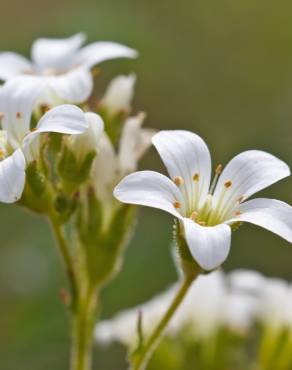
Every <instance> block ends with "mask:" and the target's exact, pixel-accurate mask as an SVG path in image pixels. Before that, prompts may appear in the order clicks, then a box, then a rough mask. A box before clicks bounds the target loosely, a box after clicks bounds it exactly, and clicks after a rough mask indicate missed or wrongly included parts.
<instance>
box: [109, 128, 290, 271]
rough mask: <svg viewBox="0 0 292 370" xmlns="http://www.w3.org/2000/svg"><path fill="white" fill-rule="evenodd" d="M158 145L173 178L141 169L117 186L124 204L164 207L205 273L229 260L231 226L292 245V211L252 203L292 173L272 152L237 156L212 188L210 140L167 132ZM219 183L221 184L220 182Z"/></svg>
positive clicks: (286, 207)
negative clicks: (249, 227) (246, 225)
mask: <svg viewBox="0 0 292 370" xmlns="http://www.w3.org/2000/svg"><path fill="white" fill-rule="evenodd" d="M152 142H153V144H154V146H155V147H156V149H157V150H158V152H159V154H160V156H161V158H162V160H163V162H164V164H165V166H166V168H167V170H168V173H169V175H170V178H171V179H169V178H168V177H166V176H164V175H162V174H159V173H157V172H153V171H141V172H136V173H133V174H131V175H129V176H127V177H125V178H124V179H123V180H122V181H121V182H120V184H119V185H118V186H117V187H116V188H115V191H114V195H115V197H116V198H117V199H118V200H120V201H121V202H124V203H130V204H139V205H144V206H150V207H154V208H159V209H162V210H164V211H166V212H169V213H170V214H172V215H174V216H175V217H176V218H177V219H178V220H179V222H180V225H181V226H182V229H183V234H184V237H185V240H186V242H187V244H188V247H189V249H190V252H191V254H192V256H193V258H194V259H195V260H196V261H197V263H198V264H199V265H200V266H201V267H202V268H203V269H205V270H212V269H214V268H216V267H218V266H219V265H221V264H222V263H223V262H224V261H225V259H226V258H227V256H228V253H229V249H230V244H231V230H232V229H231V226H232V225H233V224H234V223H237V222H250V223H253V224H256V225H258V226H261V227H263V228H266V229H268V230H270V231H272V232H274V233H276V234H278V235H279V236H281V237H283V238H284V239H286V240H288V241H289V242H292V207H291V206H289V205H288V204H286V203H284V202H281V201H278V200H274V199H265V198H260V199H252V200H248V201H246V200H247V198H249V197H250V196H251V195H253V194H254V193H256V192H258V191H260V190H262V189H264V188H266V187H267V186H269V185H271V184H273V183H275V182H277V181H279V180H281V179H283V178H285V177H287V176H289V175H290V170H289V167H288V166H287V165H286V164H285V163H284V162H283V161H281V160H279V159H278V158H276V157H274V156H273V155H271V154H268V153H266V152H263V151H258V150H249V151H245V152H243V153H240V154H238V155H237V156H235V157H234V158H233V159H232V160H231V161H230V162H229V163H228V164H227V166H226V167H225V168H224V170H223V171H222V168H221V166H219V167H217V171H216V176H215V179H214V181H213V183H212V184H211V181H210V180H211V157H210V153H209V150H208V147H207V145H206V144H205V142H204V141H203V140H202V139H201V138H200V137H199V136H198V135H196V134H194V133H191V132H188V131H161V132H159V133H157V134H156V135H155V136H154V137H153V138H152ZM216 182H217V183H216Z"/></svg>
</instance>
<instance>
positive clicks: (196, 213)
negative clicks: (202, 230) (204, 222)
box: [190, 211, 199, 221]
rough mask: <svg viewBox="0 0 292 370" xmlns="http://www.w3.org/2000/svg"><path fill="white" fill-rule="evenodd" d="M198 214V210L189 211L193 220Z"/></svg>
mask: <svg viewBox="0 0 292 370" xmlns="http://www.w3.org/2000/svg"><path fill="white" fill-rule="evenodd" d="M198 215H199V214H198V212H196V211H194V212H192V213H191V215H190V219H192V220H193V221H196V219H197V217H198Z"/></svg>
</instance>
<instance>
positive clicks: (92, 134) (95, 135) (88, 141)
mask: <svg viewBox="0 0 292 370" xmlns="http://www.w3.org/2000/svg"><path fill="white" fill-rule="evenodd" d="M85 119H86V122H87V125H88V128H87V130H86V131H85V132H83V133H82V134H80V135H73V136H71V137H70V139H71V145H72V150H73V151H74V153H75V154H76V155H77V156H78V158H79V159H80V160H83V159H84V157H85V156H86V154H87V153H88V152H89V151H91V150H96V149H97V145H98V142H99V139H100V137H101V135H102V133H103V127H104V123H103V120H102V118H101V117H100V116H99V115H98V114H96V113H92V112H88V113H85Z"/></svg>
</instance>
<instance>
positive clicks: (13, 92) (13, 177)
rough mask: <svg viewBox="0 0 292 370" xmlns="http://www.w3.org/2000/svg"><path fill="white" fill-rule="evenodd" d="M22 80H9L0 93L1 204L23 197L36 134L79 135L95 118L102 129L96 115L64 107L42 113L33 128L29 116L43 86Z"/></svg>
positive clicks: (67, 105) (29, 80)
mask: <svg viewBox="0 0 292 370" xmlns="http://www.w3.org/2000/svg"><path fill="white" fill-rule="evenodd" d="M23 79H24V78H23V77H20V78H15V79H12V80H11V81H8V82H7V83H6V84H5V85H4V86H3V87H2V89H1V90H0V111H1V123H2V130H1V131H0V201H1V202H5V203H13V202H15V201H17V200H18V199H19V198H20V197H21V195H22V192H23V189H24V185H25V169H26V166H27V164H28V163H29V161H31V160H32V159H37V158H34V156H35V155H37V154H36V153H37V148H38V138H39V134H41V133H44V132H57V133H62V134H68V135H76V134H82V133H83V132H85V131H86V130H87V128H88V126H89V125H90V124H91V123H92V120H93V119H94V117H95V120H96V124H98V125H101V126H102V122H101V119H100V118H99V116H98V115H97V114H94V113H84V112H83V111H82V110H81V109H80V108H78V107H76V106H74V105H70V104H63V105H59V106H58V107H55V108H53V109H51V110H49V111H48V112H47V113H45V114H44V115H43V116H42V118H41V119H40V120H39V121H38V123H37V124H36V126H35V128H32V127H31V116H32V112H33V109H34V106H35V103H36V101H37V99H38V96H39V94H41V92H42V89H43V88H45V86H44V85H43V84H40V83H39V81H38V80H36V78H34V77H29V76H27V77H26V81H25V83H24V84H23V83H22V82H23ZM102 127H103V126H102ZM102 127H101V130H102Z"/></svg>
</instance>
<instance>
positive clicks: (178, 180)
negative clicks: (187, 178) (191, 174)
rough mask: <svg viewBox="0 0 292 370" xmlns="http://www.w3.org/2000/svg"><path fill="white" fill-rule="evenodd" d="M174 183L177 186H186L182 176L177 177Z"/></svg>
mask: <svg viewBox="0 0 292 370" xmlns="http://www.w3.org/2000/svg"><path fill="white" fill-rule="evenodd" d="M173 182H174V183H175V185H177V186H181V185H183V184H184V179H183V178H182V177H181V176H175V177H174V178H173Z"/></svg>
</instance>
